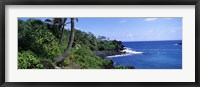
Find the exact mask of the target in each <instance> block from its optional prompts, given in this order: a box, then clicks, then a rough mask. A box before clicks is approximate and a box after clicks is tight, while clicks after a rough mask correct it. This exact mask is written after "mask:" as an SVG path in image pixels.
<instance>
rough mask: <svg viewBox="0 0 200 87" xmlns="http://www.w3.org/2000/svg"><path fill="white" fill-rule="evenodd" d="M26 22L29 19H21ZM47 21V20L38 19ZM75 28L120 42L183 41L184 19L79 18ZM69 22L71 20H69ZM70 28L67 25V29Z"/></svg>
mask: <svg viewBox="0 0 200 87" xmlns="http://www.w3.org/2000/svg"><path fill="white" fill-rule="evenodd" d="M20 19H22V20H26V19H27V18H20ZM37 19H41V20H43V21H44V20H45V19H46V18H37ZM78 19H79V21H78V22H77V23H75V27H76V28H77V29H79V30H82V31H85V32H92V33H93V34H94V35H96V36H99V35H100V36H106V37H107V38H109V39H111V40H113V39H116V40H120V41H155V40H182V18H78ZM68 21H69V20H68ZM68 27H70V25H67V27H66V28H68Z"/></svg>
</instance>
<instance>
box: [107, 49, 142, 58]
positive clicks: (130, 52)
mask: <svg viewBox="0 0 200 87" xmlns="http://www.w3.org/2000/svg"><path fill="white" fill-rule="evenodd" d="M121 52H125V53H126V54H121V55H113V56H107V57H106V58H113V57H121V56H128V55H132V54H142V53H143V52H137V51H133V50H131V48H127V47H125V49H124V50H122V51H121Z"/></svg>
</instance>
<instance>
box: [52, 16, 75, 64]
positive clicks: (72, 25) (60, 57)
mask: <svg viewBox="0 0 200 87" xmlns="http://www.w3.org/2000/svg"><path fill="white" fill-rule="evenodd" d="M70 19H71V32H70V37H69V42H68V46H67V49H66V50H65V52H64V53H63V54H62V55H61V56H59V57H58V58H55V62H56V63H58V62H61V61H63V60H64V58H65V57H66V56H67V55H68V54H69V52H70V50H71V48H72V45H73V42H74V36H75V34H74V33H75V28H74V19H76V21H77V22H78V19H77V18H70Z"/></svg>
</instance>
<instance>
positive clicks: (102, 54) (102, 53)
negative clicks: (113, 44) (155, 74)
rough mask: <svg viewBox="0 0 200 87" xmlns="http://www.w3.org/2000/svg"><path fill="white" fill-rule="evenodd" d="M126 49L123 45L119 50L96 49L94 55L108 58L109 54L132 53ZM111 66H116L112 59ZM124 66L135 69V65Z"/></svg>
mask: <svg viewBox="0 0 200 87" xmlns="http://www.w3.org/2000/svg"><path fill="white" fill-rule="evenodd" d="M125 50H126V48H125V47H123V49H121V50H118V51H117V50H115V51H94V52H93V55H95V56H99V57H101V58H107V57H109V56H115V55H127V54H130V53H129V52H126V51H125ZM111 66H112V67H114V62H113V61H112V60H111V64H110V65H109V67H111ZM124 67H126V68H128V69H135V67H134V66H124Z"/></svg>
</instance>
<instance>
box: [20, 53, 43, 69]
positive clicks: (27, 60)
mask: <svg viewBox="0 0 200 87" xmlns="http://www.w3.org/2000/svg"><path fill="white" fill-rule="evenodd" d="M18 68H19V69H32V68H38V69H42V68H43V65H42V64H41V63H40V60H39V58H37V56H36V55H35V54H34V53H33V52H31V51H22V52H18Z"/></svg>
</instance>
